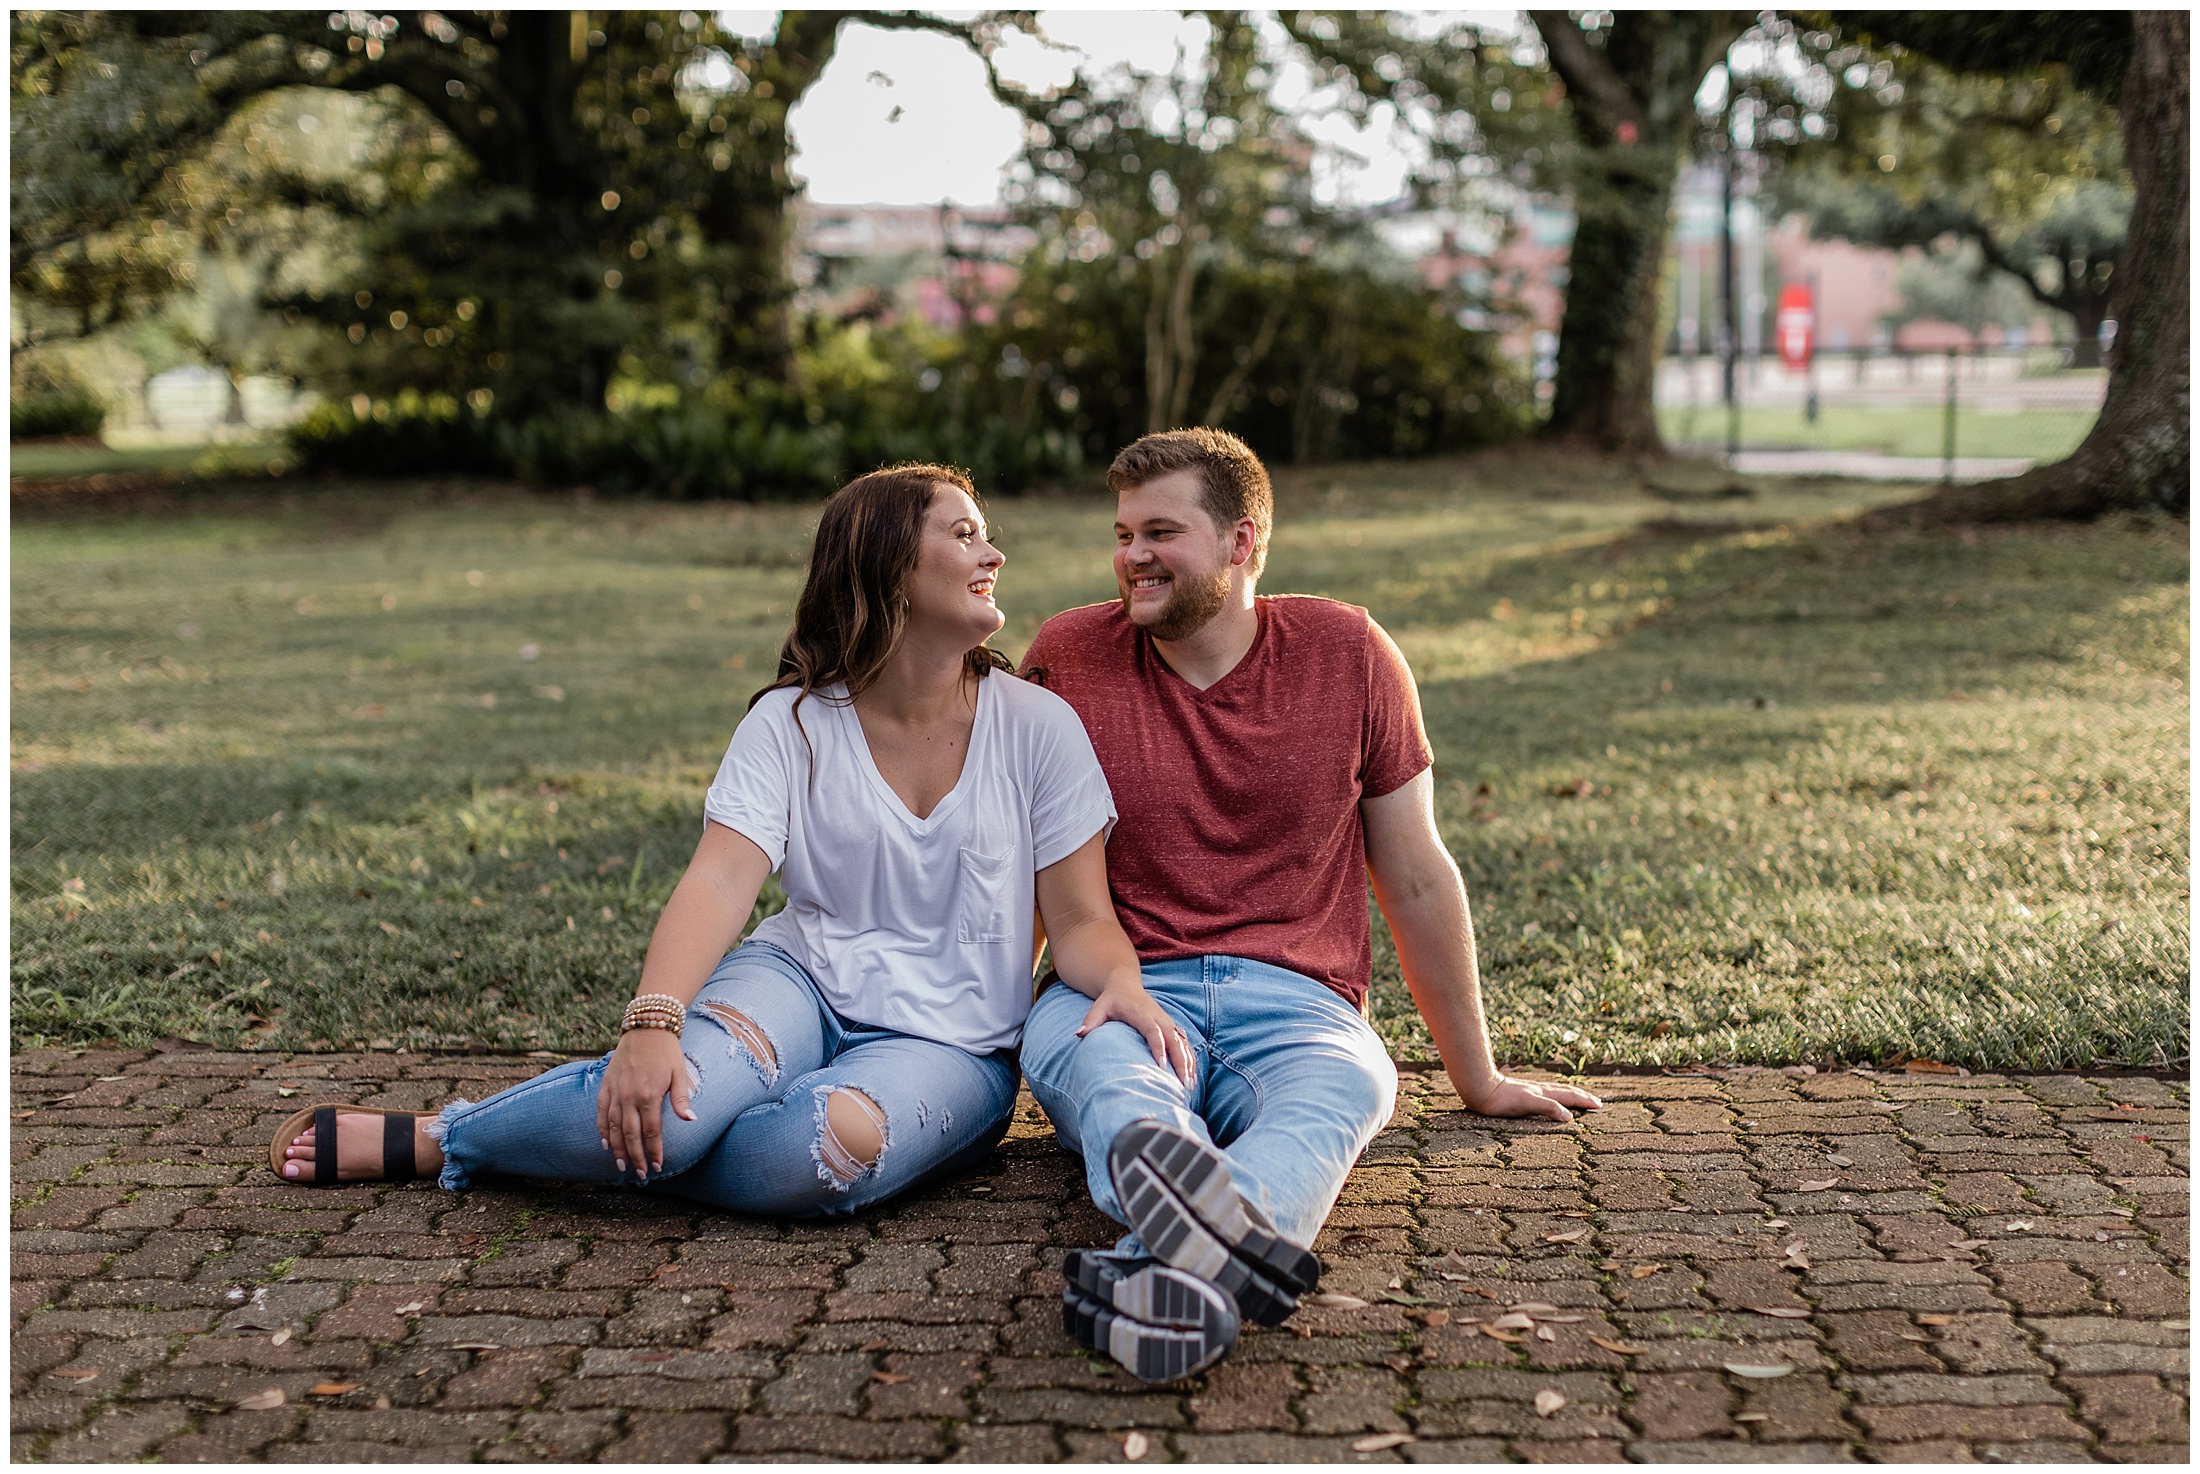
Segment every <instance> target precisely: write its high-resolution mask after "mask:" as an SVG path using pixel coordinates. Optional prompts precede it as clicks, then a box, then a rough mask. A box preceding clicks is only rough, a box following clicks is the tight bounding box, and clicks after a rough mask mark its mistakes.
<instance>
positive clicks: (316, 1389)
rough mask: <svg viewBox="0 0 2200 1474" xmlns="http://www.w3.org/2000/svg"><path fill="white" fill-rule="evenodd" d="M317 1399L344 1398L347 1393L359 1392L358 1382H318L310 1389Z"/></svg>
mask: <svg viewBox="0 0 2200 1474" xmlns="http://www.w3.org/2000/svg"><path fill="white" fill-rule="evenodd" d="M308 1390H309V1391H311V1392H312V1394H313V1395H314V1396H315V1397H342V1396H343V1395H344V1394H345V1393H347V1392H357V1391H358V1390H359V1384H358V1383H357V1382H316V1383H314V1384H313V1386H312V1387H311V1388H309V1389H308Z"/></svg>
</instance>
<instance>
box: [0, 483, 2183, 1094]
mask: <svg viewBox="0 0 2200 1474" xmlns="http://www.w3.org/2000/svg"><path fill="white" fill-rule="evenodd" d="M1690 475H1695V476H1696V477H1697V481H1696V482H1695V483H1690V482H1689V481H1688V479H1687V478H1688V476H1690ZM1278 480H1279V485H1278V522H1277V532H1276V539H1275V546H1274V550H1273V554H1272V557H1271V560H1270V571H1269V575H1268V577H1267V580H1266V582H1265V587H1266V588H1267V589H1269V590H1270V591H1271V592H1287V591H1300V592H1313V593H1324V594H1330V595H1333V596H1335V597H1339V598H1344V599H1348V600H1351V601H1353V602H1357V603H1362V604H1366V605H1367V606H1368V607H1369V608H1371V609H1372V610H1373V611H1374V613H1375V614H1376V616H1377V618H1379V619H1380V620H1382V621H1383V623H1384V624H1385V626H1386V627H1387V628H1389V629H1390V630H1391V631H1392V632H1393V634H1394V635H1395V636H1396V637H1397V639H1398V641H1399V644H1400V645H1401V647H1402V648H1403V649H1404V650H1405V651H1406V653H1407V655H1408V658H1409V659H1410V660H1411V661H1412V662H1413V664H1414V667H1415V670H1416V672H1417V674H1418V676H1419V679H1420V680H1421V682H1422V686H1423V696H1424V701H1425V704H1426V707H1427V712H1428V718H1429V726H1430V732H1431V736H1432V739H1433V741H1434V743H1435V746H1436V750H1437V764H1438V779H1439V782H1438V790H1439V804H1440V816H1441V818H1442V821H1443V825H1444V829H1445V833H1446V835H1447V837H1448V838H1449V840H1450V841H1451V843H1452V846H1453V848H1454V850H1455V852H1456V853H1457V854H1458V856H1459V858H1460V862H1461V865H1462V868H1463V870H1464V871H1465V873H1466V875H1467V879H1468V884H1469V887H1470V890H1471V891H1472V893H1473V896H1474V901H1475V906H1476V914H1477V918H1478V927H1479V933H1480V937H1481V943H1482V949H1483V966H1484V971H1485V977H1486V982H1487V987H1488V991H1489V995H1490V1003H1491V1013H1492V1018H1493V1026H1494V1029H1495V1031H1496V1034H1497V1042H1498V1048H1499V1052H1500V1054H1501V1055H1502V1056H1504V1057H1506V1058H1509V1059H1531V1060H1542V1059H1565V1060H1568V1061H1583V1060H1588V1061H1594V1060H1601V1059H1619V1060H1636V1061H1642V1060H1649V1061H1657V1060H1683V1059H1779V1060H1791V1059H1820V1058H1825V1057H1829V1056H1839V1057H1844V1058H1883V1057H1886V1056H1888V1055H1891V1054H1894V1053H1898V1052H1908V1053H1913V1054H1920V1055H1931V1056H1934V1057H1938V1058H1943V1059H1948V1060H1951V1061H1953V1062H1958V1063H1966V1064H1973V1065H1979V1064H1997V1063H1999V1064H2020V1063H2021V1064H2032V1065H2051V1064H2067V1063H2078V1062H2094V1061H2109V1062H2130V1063H2151V1062H2157V1061H2160V1060H2176V1059H2182V1058H2183V1057H2184V1056H2185V1054H2186V1052H2187V1045H2186V1042H2185V1041H2186V1030H2187V1025H2186V1011H2185V1001H2184V1000H2185V990H2186V976H2187V971H2188V969H2187V962H2186V952H2187V934H2188V928H2187V923H2186V886H2185V856H2186V854H2187V853H2188V849H2189V836H2188V833H2187V829H2186V821H2185V813H2186V794H2187V792H2188V780H2187V766H2186V765H2187V756H2188V755H2187V742H2186V735H2185V711H2186V699H2185V691H2184V686H2183V682H2184V681H2185V680H2186V678H2187V660H2188V652H2187V648H2186V640H2185V617H2186V615H2185V611H2186V606H2187V576H2188V575H2187V566H2186V554H2185V544H2184V539H2185V525H2184V524H2182V523H2178V524H2164V525H2158V526H2157V525H2150V524H2145V523H2134V522H2116V523H2110V524H2104V525H2102V526H2098V527H2090V528H2075V529H2064V528H2057V529H2044V530H2042V529H2023V530H2004V531H1995V532H1989V533H1985V534H1982V535H1977V536H1973V537H1970V538H1965V537H1963V536H1959V535H1956V534H1948V533H1932V534H1921V533H1904V534H1878V535H1873V536H1870V537H1864V536H1860V535H1858V534H1856V533H1854V532H1852V531H1849V530H1846V529H1845V528H1844V527H1842V526H1841V525H1840V523H1839V520H1838V519H1840V518H1841V517H1843V516H1844V515H1846V514H1847V513H1849V512H1851V511H1853V510H1855V509H1857V508H1859V507H1861V506H1863V505H1867V504H1868V503H1870V502H1872V501H1877V500H1884V499H1887V498H1888V497H1890V496H1895V495H1899V494H1900V493H1899V491H1897V490H1893V489H1890V488H1886V487H1877V486H1863V485H1845V484H1841V483H1834V482H1825V481H1795V482H1788V483H1774V482H1767V481H1760V482H1759V483H1757V484H1756V488H1755V494H1754V495H1734V494H1733V493H1734V492H1735V491H1736V490H1737V488H1734V487H1732V486H1730V485H1728V484H1727V483H1726V482H1725V481H1724V479H1723V478H1720V477H1718V476H1716V475H1712V474H1710V473H1706V472H1700V471H1689V470H1688V469H1687V468H1679V469H1675V470H1673V471H1670V472H1667V471H1662V470H1661V471H1660V472H1659V482H1660V487H1659V491H1658V493H1657V494H1652V493H1651V491H1650V490H1649V489H1648V488H1647V487H1646V486H1645V484H1644V482H1643V481H1642V480H1640V479H1639V478H1637V476H1636V475H1635V474H1634V472H1633V471H1631V470H1630V469H1628V468H1627V467H1625V466H1621V465H1617V464H1615V463H1607V462H1600V461H1592V460H1581V459H1573V460H1569V459H1564V458H1559V457H1552V456H1539V455H1536V454H1532V453H1527V452H1507V453H1504V454H1502V455H1497V456H1490V457H1484V458H1480V459H1478V460H1475V461H1470V462H1463V463H1462V462H1432V463H1419V464H1414V465H1407V466H1361V467H1347V468H1316V469H1312V470H1306V471H1294V472H1289V473H1286V474H1284V475H1282V476H1279V478H1278ZM1740 490H1744V491H1746V490H1747V488H1741V489H1740ZM991 511H992V515H993V520H994V522H995V525H996V528H997V530H998V532H999V540H1000V542H1001V544H1002V546H1003V548H1004V549H1005V551H1006V552H1007V554H1008V558H1009V562H1008V565H1007V568H1006V570H1005V576H1004V579H1003V582H1002V585H1001V600H1002V605H1003V608H1004V611H1005V612H1006V613H1007V615H1008V619H1009V624H1008V627H1007V629H1006V630H1005V631H1004V632H1003V636H1002V639H1001V641H1000V643H1001V645H1002V647H1003V648H1004V649H1007V650H1009V651H1010V652H1011V653H1015V652H1020V651H1021V649H1022V648H1023V646H1024V644H1025V643H1026V642H1027V641H1028V640H1029V639H1030V637H1031V635H1032V633H1033V632H1034V631H1035V630H1036V629H1037V627H1038V624H1039V622H1040V621H1041V620H1042V619H1044V618H1045V617H1046V616H1047V615H1048V614H1050V613H1052V612H1054V611H1055V610H1058V609H1060V608H1063V607H1067V606H1070V605H1074V604H1080V603H1087V602H1091V601H1094V600H1099V599H1105V598H1108V597H1111V596H1112V592H1113V581H1112V575H1111V574H1110V571H1109V562H1108V559H1109V551H1110V544H1111V539H1110V536H1109V524H1110V521H1111V513H1112V504H1111V503H1110V502H1109V501H1108V500H1107V499H1105V498H1101V497H1094V496H1089V495H1084V496H1077V495H1061V496H1047V497H1029V498H1022V499H1014V500H1010V499H1003V500H1000V501H998V502H996V503H995V504H994V505H993V506H992V508H991ZM813 521H814V513H813V512H812V510H811V509H809V508H804V507H749V506H725V505H656V504H641V503H602V502H588V501H576V500H573V499H569V498H554V497H527V496H520V495H516V494H505V493H496V492H490V491H481V490H473V491H468V490H452V489H449V488H440V489H439V488H420V487H411V488H396V489H390V488H373V489H355V490H354V489H343V488H331V489H327V490H325V491H322V492H317V493H315V494H312V495H309V496H304V497H290V498H276V497H268V496H261V497H257V498H251V497H213V498H210V499H209V501H208V504H207V506H206V508H205V509H204V510H203V511H195V512H191V513H189V514H176V515H162V516H128V515H118V514H104V515H73V516H55V515H45V516H39V517H25V516H20V515H19V516H18V518H17V521H16V525H15V529H14V549H15V557H14V592H13V611H12V613H13V620H14V668H13V679H14V693H13V694H14V717H13V723H14V728H13V759H14V789H13V808H14V813H13V837H14V855H15V861H16V865H15V873H14V887H15V889H14V999H15V1029H16V1035H17V1038H18V1040H19V1041H28V1040H33V1039H47V1038H51V1039H86V1038H93V1037H110V1036H111V1037H119V1038H126V1039H134V1040H143V1039H147V1038H152V1037H157V1036H159V1035H162V1034H180V1035H188V1036H192V1037H198V1038H203V1039H207V1040H209V1041H211V1042H218V1043H224V1044H234V1043H240V1042H259V1043H263V1044H268V1045H273V1046H278V1047H293V1048H295V1047H306V1046H309V1045H316V1044H358V1043H364V1042H367V1041H369V1040H372V1039H387V1040H390V1041H392V1042H395V1043H408V1044H413V1045H426V1044H453V1043H461V1042H465V1041H481V1042H485V1043H489V1044H494V1045H499V1046H508V1047H524V1048H536V1047H575V1048H591V1047H597V1046H599V1045H601V1044H602V1043H603V1042H605V1041H606V1040H607V1039H608V1038H609V1037H610V1033H611V1030H612V1028H613V1027H614V1024H615V1020H616V1017H617V1013H618V1009H619V1006H620V1003H621V1001H622V1000H623V999H624V997H625V996H626V995H627V994H628V993H629V992H630V991H631V988H632V985H633V980H634V976H635V973H636V970H637V968H638V966H639V962H640V957H641V951H642V948H643V946H644V944H645V943H646V940H647V937H648V933H649V929H650V927H651V925H652V924H653V923H654V920H655V915H656V910H657V908H658V907H659V906H660V905H661V904H662V903H663V900H664V898H665V897H666V896H667V895H668V894H669V892H670V889H671V886H672V883H673V881H674V880H675V879H676V877H677V875H678V873H679V870H680V867H681V866H682V865H684V863H685V861H686V858H687V855H688V853H689V851H690V850H691V849H692V847H693V844H694V841H695V837H696V834H697V832H698V830H699V828H700V824H701V818H700V807H701V794H702V789H703V786H704V785H705V783H706V782H707V781H708V777H709V774H710V772H711V770H712V768H713V767H714V766H715V764H716V762H717V760H718V757H719V755H720V753H721V752H722V751H723V749H724V745H725V742H726V739H727V737H728V736H729V735H730V733H731V731H732V729H733V726H734V725H735V723H737V722H738V721H739V719H740V715H741V713H742V711H743V709H744V708H745V705H746V702H747V700H748V697H749V694H750V693H751V692H752V691H753V690H755V689H756V687H757V686H759V685H760V684H762V682H763V681H764V679H765V678H766V676H767V675H768V673H769V672H770V670H771V668H772V665H773V661H774V659H775V654H776V650H777V646H778V643H779V640H780V638H781V636H782V635H783V633H784V631H785V627H786V622H787V619H788V615H789V612H790V610H791V607H792V601H793V598H794V595H795V593H796V591H797V588H798V586H799V581H800V577H801V564H802V558H803V555H804V550H805V549H806V546H807V540H808V535H809V528H810V526H811V525H812V523H813ZM766 904H767V905H770V904H776V899H775V898H774V899H771V900H767V903H766ZM1378 949H1379V953H1380V956H1379V965H1378V987H1377V996H1376V1016H1377V1021H1378V1026H1379V1027H1380V1028H1381V1029H1382V1030H1383V1031H1384V1032H1385V1033H1386V1035H1387V1036H1388V1037H1389V1038H1390V1039H1391V1040H1392V1042H1393V1043H1394V1045H1395V1046H1396V1047H1397V1048H1398V1049H1399V1050H1400V1051H1401V1052H1404V1053H1408V1054H1411V1053H1415V1052H1418V1051H1423V1050H1425V1048H1426V1043H1425V1034H1424V1033H1423V1032H1422V1031H1421V1030H1420V1026H1419V1024H1418V1020H1417V1019H1415V1018H1414V1017H1413V1016H1412V1015H1411V1011H1410V1006H1409V1005H1408V1004H1407V1002H1406V1000H1405V999H1404V997H1403V990H1402V986H1401V985H1400V983H1399V982H1398V980H1397V977H1396V972H1395V965H1394V963H1393V962H1392V961H1391V960H1390V958H1389V953H1388V944H1387V938H1385V937H1383V936H1382V935H1381V932H1380V929H1379V928H1378Z"/></svg>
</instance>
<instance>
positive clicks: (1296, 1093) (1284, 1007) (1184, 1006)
mask: <svg viewBox="0 0 2200 1474" xmlns="http://www.w3.org/2000/svg"><path fill="white" fill-rule="evenodd" d="M1143 972H1144V975H1145V980H1146V991H1147V992H1148V993H1151V994H1152V995H1153V997H1154V1001H1156V1002H1157V1003H1159V1004H1160V1005H1161V1007H1162V1008H1163V1009H1164V1010H1166V1011H1167V1012H1168V1014H1169V1016H1170V1017H1171V1018H1173V1019H1175V1020H1176V1023H1177V1027H1179V1028H1181V1029H1182V1030H1183V1031H1184V1037H1185V1040H1186V1041H1187V1042H1188V1043H1189V1044H1190V1045H1191V1049H1192V1064H1193V1069H1194V1073H1193V1077H1192V1083H1191V1085H1190V1086H1189V1087H1188V1088H1187V1087H1186V1086H1185V1085H1184V1083H1183V1082H1182V1081H1180V1080H1178V1079H1177V1077H1176V1075H1175V1073H1174V1072H1173V1071H1171V1070H1168V1069H1165V1068H1163V1067H1162V1066H1160V1065H1158V1064H1155V1063H1154V1057H1153V1050H1152V1049H1151V1048H1150V1047H1149V1046H1148V1045H1147V1043H1146V1041H1145V1039H1144V1038H1142V1037H1141V1036H1140V1035H1139V1033H1138V1031H1137V1030H1136V1029H1133V1028H1132V1027H1131V1026H1130V1025H1129V1024H1124V1023H1107V1024H1103V1025H1101V1026H1100V1027H1099V1028H1097V1029H1095V1030H1093V1031H1092V1032H1091V1033H1090V1034H1088V1035H1086V1036H1085V1037H1084V1038H1082V1039H1080V1038H1078V1037H1077V1026H1078V1025H1079V1024H1080V1023H1082V1022H1083V1021H1084V1017H1085V1012H1086V1010H1088V1009H1089V1008H1091V1007H1092V1000H1091V999H1090V998H1087V997H1085V996H1084V995H1083V994H1081V993H1079V992H1077V991H1076V990H1075V989H1073V988H1071V987H1069V986H1068V985H1066V984H1063V983H1056V984H1055V985H1054V986H1053V987H1051V988H1048V989H1047V990H1046V991H1045V992H1044V993H1042V994H1040V995H1039V1000H1038V1002H1036V1003H1034V1004H1033V1005H1032V1009H1031V1018H1030V1019H1029V1021H1028V1022H1026V1023H1025V1025H1024V1043H1023V1065H1024V1075H1025V1078H1026V1079H1027V1080H1028V1081H1029V1082H1030V1084H1031V1093H1032V1095H1033V1096H1035V1097H1036V1098H1037V1099H1038V1102H1039V1104H1040V1105H1041V1106H1043V1107H1045V1109H1046V1113H1047V1115H1048V1116H1049V1117H1050V1118H1051V1119H1052V1120H1053V1122H1054V1129H1055V1132H1056V1134H1057V1135H1058V1136H1059V1137H1060V1138H1061V1141H1062V1145H1063V1146H1065V1147H1067V1148H1068V1149H1069V1150H1071V1151H1073V1152H1077V1153H1079V1154H1080V1155H1082V1156H1083V1157H1084V1159H1085V1182H1086V1185H1087V1186H1088V1187H1089V1188H1090V1189H1091V1190H1092V1200H1093V1202H1094V1203H1096V1204H1097V1205H1098V1206H1099V1208H1100V1211H1101V1212H1103V1213H1106V1214H1107V1215H1108V1216H1109V1217H1111V1218H1113V1219H1115V1220H1116V1221H1117V1222H1122V1221H1124V1217H1123V1209H1122V1205H1121V1204H1120V1203H1119V1202H1118V1201H1117V1200H1116V1196H1115V1184H1114V1183H1113V1182H1112V1181H1110V1180H1109V1175H1108V1144H1109V1143H1110V1142H1112V1141H1114V1140H1115V1135H1116V1133H1117V1132H1119V1131H1121V1130H1122V1129H1123V1128H1124V1127H1125V1126H1128V1125H1130V1124H1131V1123H1132V1122H1133V1121H1143V1120H1160V1121H1167V1122H1168V1123H1169V1124H1171V1125H1173V1126H1175V1127H1176V1128H1177V1129H1178V1130H1179V1131H1183V1132H1185V1133H1187V1134H1188V1135H1192V1136H1196V1137H1199V1138H1201V1139H1202V1140H1205V1141H1209V1142H1212V1143H1213V1144H1214V1145H1215V1146H1217V1147H1219V1148H1221V1150H1222V1155H1223V1157H1224V1158H1225V1159H1226V1160H1227V1161H1228V1162H1229V1164H1230V1174H1231V1176H1232V1177H1234V1178H1235V1179H1236V1180H1237V1186H1238V1190H1239V1191H1240V1192H1242V1193H1243V1194H1244V1195H1245V1196H1246V1197H1248V1198H1250V1199H1251V1200H1252V1201H1254V1202H1255V1203H1257V1204H1259V1205H1260V1207H1261V1208H1263V1209H1264V1210H1266V1212H1267V1214H1268V1216H1269V1217H1270V1218H1272V1219H1274V1220H1275V1224H1276V1227H1277V1229H1278V1230H1279V1231H1280V1232H1281V1233H1282V1235H1283V1236H1284V1237H1285V1238H1287V1239H1289V1240H1291V1241H1292V1242H1293V1243H1295V1244H1299V1245H1301V1246H1304V1247H1311V1246H1312V1245H1313V1242H1314V1237H1315V1235H1317V1234H1319V1233H1320V1232H1321V1227H1322V1222H1323V1220H1324V1219H1326V1218H1328V1216H1329V1210H1330V1209H1331V1208H1332V1207H1334V1206H1335V1205H1336V1202H1337V1194H1338V1193H1340V1192H1342V1191H1343V1190H1344V1180H1345V1175H1346V1174H1347V1173H1349V1172H1350V1171H1351V1170H1352V1164H1353V1163H1354V1162H1356V1161H1358V1160H1359V1156H1360V1153H1361V1152H1362V1151H1364V1150H1365V1149H1366V1147H1367V1144H1368V1143H1369V1142H1370V1141H1372V1140H1374V1138H1375V1133H1376V1132H1378V1131H1380V1130H1381V1129H1382V1128H1383V1124H1384V1123H1385V1122H1386V1121H1388V1120H1389V1119H1390V1109H1391V1106H1392V1104H1393V1102H1395V1101H1396V1099H1397V1096H1398V1070H1397V1067H1396V1066H1395V1065H1393V1064H1392V1063H1391V1062H1390V1055H1389V1053H1388V1051H1386V1050H1385V1049H1384V1048H1383V1045H1382V1041H1381V1040H1379V1039H1377V1038H1376V1037H1375V1031H1374V1030H1373V1029H1371V1028H1369V1027H1368V1026H1367V1020H1365V1019H1363V1018H1361V1017H1360V1015H1359V1014H1358V1013H1357V1012H1355V1011H1354V1010H1353V1007H1352V1005H1351V1004H1349V1003H1347V1002H1345V1001H1344V1000H1343V999H1342V998H1340V997H1338V996H1337V995H1336V994H1335V993H1332V992H1330V991H1329V989H1327V988H1325V987H1323V986H1322V985H1321V984H1320V983H1317V982H1315V981H1314V980H1313V979H1312V978H1309V977H1305V976H1303V975H1301V974H1299V973H1295V972H1290V971H1287V970H1285V969H1283V968H1280V967H1271V966H1269V965H1268V964H1267V963H1265V962H1254V961H1251V960H1249V959H1247V958H1243V957H1186V958H1179V959H1177V960H1175V961H1171V962H1155V963H1149V964H1147V965H1146V967H1145V968H1144V969H1143ZM1123 1247H1125V1249H1126V1250H1135V1248H1136V1244H1135V1240H1133V1239H1126V1240H1125V1243H1124V1246H1123Z"/></svg>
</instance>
